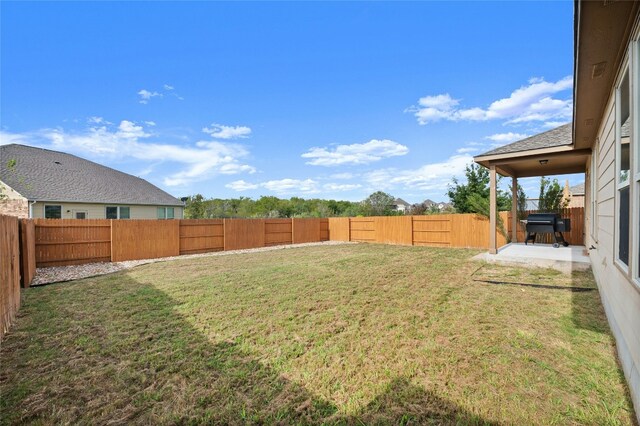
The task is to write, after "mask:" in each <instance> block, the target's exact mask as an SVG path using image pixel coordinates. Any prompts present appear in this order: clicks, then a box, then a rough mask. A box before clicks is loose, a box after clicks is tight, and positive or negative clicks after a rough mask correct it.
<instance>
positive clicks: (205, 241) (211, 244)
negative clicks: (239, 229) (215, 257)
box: [180, 219, 224, 255]
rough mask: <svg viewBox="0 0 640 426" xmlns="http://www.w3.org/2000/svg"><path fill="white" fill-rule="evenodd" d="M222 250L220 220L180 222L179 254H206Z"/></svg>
mask: <svg viewBox="0 0 640 426" xmlns="http://www.w3.org/2000/svg"><path fill="white" fill-rule="evenodd" d="M221 250H224V222H223V220H222V219H182V220H180V254H181V255H182V254H196V253H208V252H213V251H221Z"/></svg>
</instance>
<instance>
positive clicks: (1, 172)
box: [0, 144, 182, 206]
mask: <svg viewBox="0 0 640 426" xmlns="http://www.w3.org/2000/svg"><path fill="white" fill-rule="evenodd" d="M12 160H15V167H14V168H10V167H9V166H8V163H9V162H13V161H12ZM0 180H2V181H3V182H4V183H6V184H7V185H9V186H10V187H11V188H13V189H15V190H16V191H18V192H19V193H20V194H22V195H23V196H24V197H26V198H28V199H29V200H39V201H67V202H82V203H105V204H144V205H165V206H180V205H182V203H181V202H180V200H178V199H177V198H175V197H173V196H171V195H169V194H167V193H166V192H164V191H163V190H161V189H160V188H158V187H156V186H154V185H152V184H150V183H149V182H147V181H146V180H144V179H140V178H138V177H135V176H131V175H128V174H126V173H122V172H119V171H117V170H114V169H111V168H109V167H105V166H102V165H100V164H97V163H94V162H92V161H89V160H85V159H83V158H80V157H76V156H75V155H71V154H65V153H64V152H58V151H51V150H48V149H42V148H34V147H31V146H25V145H17V144H11V145H3V146H0Z"/></svg>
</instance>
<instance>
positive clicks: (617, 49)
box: [573, 0, 640, 149]
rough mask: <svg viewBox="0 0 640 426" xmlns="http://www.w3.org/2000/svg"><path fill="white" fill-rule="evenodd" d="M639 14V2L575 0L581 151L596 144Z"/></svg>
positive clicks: (576, 136)
mask: <svg viewBox="0 0 640 426" xmlns="http://www.w3.org/2000/svg"><path fill="white" fill-rule="evenodd" d="M638 11H640V2H633V1H613V0H600V1H580V0H576V1H575V18H574V19H575V23H574V32H575V34H574V37H575V40H574V73H573V75H574V86H573V87H574V93H573V99H574V106H573V141H574V144H575V147H576V148H578V149H580V148H588V147H591V146H593V143H594V142H595V138H596V135H597V132H598V128H599V127H600V124H601V120H602V118H603V115H604V112H605V108H606V106H607V101H608V99H609V96H610V95H611V93H612V89H613V86H614V84H615V81H616V76H617V73H618V71H619V70H620V66H621V65H622V60H623V58H624V54H625V51H626V49H627V46H628V43H629V38H630V36H631V33H632V30H633V27H634V25H635V22H636V18H637V15H638Z"/></svg>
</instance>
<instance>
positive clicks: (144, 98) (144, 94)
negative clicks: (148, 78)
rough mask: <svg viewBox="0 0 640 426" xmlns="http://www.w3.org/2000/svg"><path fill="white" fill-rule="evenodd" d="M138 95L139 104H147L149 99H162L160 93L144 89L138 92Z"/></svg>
mask: <svg viewBox="0 0 640 426" xmlns="http://www.w3.org/2000/svg"><path fill="white" fill-rule="evenodd" d="M138 95H140V103H141V104H147V103H149V99H151V98H155V97H156V96H159V97H162V93H158V92H150V91H148V90H146V89H142V90H140V91H139V92H138Z"/></svg>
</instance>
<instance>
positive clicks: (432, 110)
mask: <svg viewBox="0 0 640 426" xmlns="http://www.w3.org/2000/svg"><path fill="white" fill-rule="evenodd" d="M572 87H573V78H572V77H571V76H567V77H564V78H562V79H560V80H558V81H556V82H548V81H545V80H544V79H542V78H532V79H530V80H529V82H528V84H527V85H525V86H522V87H520V88H519V89H516V90H514V91H513V92H512V93H511V95H509V97H507V98H503V99H499V100H497V101H494V102H492V103H491V104H490V105H489V106H488V107H487V108H480V107H472V108H461V107H460V100H459V99H454V98H452V97H451V96H450V95H449V94H448V93H446V94H442V95H435V96H425V97H423V98H420V99H419V100H418V105H417V106H412V107H410V108H408V109H407V111H410V112H413V113H414V115H415V116H416V118H417V119H418V123H419V124H421V125H424V124H427V123H431V122H437V121H440V120H449V121H487V120H507V124H517V123H525V122H532V121H540V122H546V121H558V120H569V119H570V118H571V115H572V110H573V103H572V101H571V98H570V96H571V94H570V93H569V98H568V99H554V98H552V97H551V95H554V94H556V93H559V92H565V91H569V90H570V89H571V88H572Z"/></svg>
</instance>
